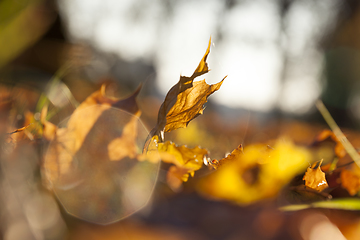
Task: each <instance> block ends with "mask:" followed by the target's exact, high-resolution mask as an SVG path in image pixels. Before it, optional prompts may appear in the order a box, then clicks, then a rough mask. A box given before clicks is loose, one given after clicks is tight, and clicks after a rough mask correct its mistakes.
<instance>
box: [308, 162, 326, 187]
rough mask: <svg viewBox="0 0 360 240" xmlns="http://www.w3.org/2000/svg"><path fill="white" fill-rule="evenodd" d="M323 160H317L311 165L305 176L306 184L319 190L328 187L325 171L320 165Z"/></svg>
mask: <svg viewBox="0 0 360 240" xmlns="http://www.w3.org/2000/svg"><path fill="white" fill-rule="evenodd" d="M322 162H323V160H320V161H318V162H315V163H314V164H313V165H312V166H311V167H309V168H308V169H307V171H306V173H305V175H304V177H303V180H304V181H305V186H307V187H309V188H312V189H315V190H316V191H318V192H321V191H322V190H324V189H325V188H328V187H329V185H328V184H327V181H326V178H325V173H324V172H323V171H321V169H320V166H321V163H322Z"/></svg>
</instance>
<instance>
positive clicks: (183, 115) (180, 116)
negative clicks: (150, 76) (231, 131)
mask: <svg viewBox="0 0 360 240" xmlns="http://www.w3.org/2000/svg"><path fill="white" fill-rule="evenodd" d="M210 44H211V39H210V41H209V45H208V48H207V50H206V52H205V55H204V57H203V58H202V59H201V61H200V63H199V65H198V67H197V68H196V70H195V71H194V73H193V74H192V75H191V76H190V77H185V76H180V80H179V82H178V83H177V84H176V85H174V86H173V87H172V88H171V89H170V90H169V92H168V93H167V95H166V97H165V100H164V102H163V104H162V105H161V107H160V110H159V114H158V121H157V125H156V127H155V128H154V130H153V133H152V135H158V136H159V137H160V138H162V132H170V131H172V130H175V129H177V128H183V127H186V126H187V124H188V123H189V122H190V121H191V120H192V119H194V118H195V117H197V116H198V115H200V114H202V113H203V110H204V106H203V105H204V104H205V103H206V102H207V98H208V97H209V96H210V95H211V94H212V93H214V92H215V91H217V90H219V88H220V86H221V84H222V82H223V81H224V79H225V78H224V79H223V80H222V81H220V82H219V83H216V84H212V85H208V84H207V83H206V82H205V80H202V81H197V82H194V79H195V78H196V77H198V76H201V75H203V74H205V73H207V72H208V71H209V68H208V65H207V62H206V59H207V57H208V54H209V52H210ZM160 140H163V139H160Z"/></svg>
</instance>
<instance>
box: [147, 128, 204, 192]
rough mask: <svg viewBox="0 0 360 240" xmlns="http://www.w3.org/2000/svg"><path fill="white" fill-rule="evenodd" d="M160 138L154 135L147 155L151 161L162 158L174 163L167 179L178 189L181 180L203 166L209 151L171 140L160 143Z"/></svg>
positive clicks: (173, 187)
mask: <svg viewBox="0 0 360 240" xmlns="http://www.w3.org/2000/svg"><path fill="white" fill-rule="evenodd" d="M158 140H159V138H158V136H157V135H155V136H153V137H152V139H151V143H150V144H149V147H148V150H147V156H146V155H145V156H146V157H147V159H148V160H149V161H150V162H156V161H159V160H162V161H163V162H166V163H170V164H174V166H171V167H170V169H169V171H168V175H167V181H168V185H169V186H170V187H171V188H172V189H174V190H177V189H178V188H179V187H180V185H181V184H180V183H181V182H186V181H187V180H188V178H189V175H190V176H194V174H195V171H197V170H199V169H200V168H201V167H202V165H203V162H204V158H206V157H207V155H208V154H209V152H208V151H207V150H206V149H203V148H200V147H198V146H197V147H194V148H188V147H187V146H178V145H176V144H175V143H172V142H170V141H166V142H164V143H161V142H160V143H159V142H158ZM155 149H156V151H155Z"/></svg>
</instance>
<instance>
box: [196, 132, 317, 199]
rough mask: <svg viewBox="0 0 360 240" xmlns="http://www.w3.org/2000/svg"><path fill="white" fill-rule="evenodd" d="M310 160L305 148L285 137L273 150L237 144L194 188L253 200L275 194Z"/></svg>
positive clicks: (223, 196) (218, 195) (208, 194)
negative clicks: (243, 146)
mask: <svg viewBox="0 0 360 240" xmlns="http://www.w3.org/2000/svg"><path fill="white" fill-rule="evenodd" d="M310 159H311V154H310V152H309V151H308V150H306V149H305V148H301V147H298V146H295V145H294V144H293V143H292V142H290V141H288V140H286V139H281V140H278V141H277V142H276V143H275V145H274V147H273V149H270V148H269V147H268V146H267V145H266V144H254V145H249V146H246V147H245V148H244V150H243V151H242V149H241V146H239V147H238V148H237V149H235V150H234V151H233V152H232V153H231V154H230V155H228V156H227V157H225V158H224V159H221V160H219V161H218V162H219V163H220V165H216V166H215V167H217V170H216V171H214V172H213V173H211V174H210V175H208V176H207V177H205V178H203V179H201V180H200V182H199V184H198V186H197V189H198V191H199V192H200V193H202V194H203V195H205V196H206V197H210V198H215V199H226V200H230V201H234V202H237V203H240V204H247V203H252V202H255V201H258V200H261V199H265V198H270V197H273V196H275V195H276V194H277V193H278V192H279V191H280V190H281V188H282V187H283V186H285V185H286V184H287V183H288V182H289V180H290V179H292V178H293V177H294V176H295V175H296V174H298V173H300V172H301V171H303V170H304V169H305V168H306V166H307V164H308V162H309V161H310ZM221 163H223V164H221Z"/></svg>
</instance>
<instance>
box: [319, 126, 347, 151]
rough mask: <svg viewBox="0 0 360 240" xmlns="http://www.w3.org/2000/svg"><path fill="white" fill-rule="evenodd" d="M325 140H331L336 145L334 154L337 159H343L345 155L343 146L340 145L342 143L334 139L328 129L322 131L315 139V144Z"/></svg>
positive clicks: (334, 136) (333, 135)
mask: <svg viewBox="0 0 360 240" xmlns="http://www.w3.org/2000/svg"><path fill="white" fill-rule="evenodd" d="M327 138H331V140H333V141H334V142H335V143H336V145H335V149H334V150H335V154H336V156H337V157H338V158H343V157H345V155H346V151H345V148H344V146H343V145H342V143H341V142H340V141H339V140H338V138H337V137H336V135H335V134H334V133H333V132H332V131H331V130H328V129H325V130H323V131H322V132H321V133H320V134H319V135H318V136H317V137H316V139H315V141H316V142H322V141H324V140H326V139H327Z"/></svg>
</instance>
